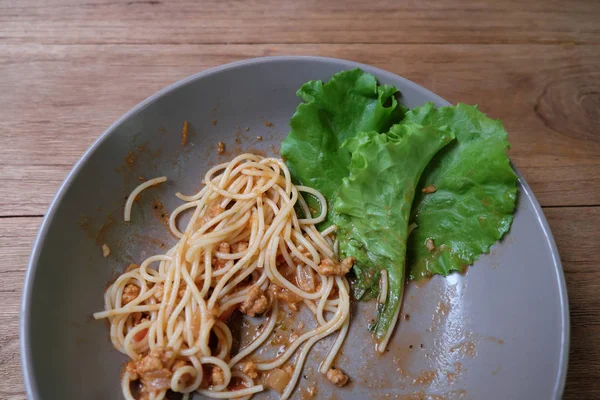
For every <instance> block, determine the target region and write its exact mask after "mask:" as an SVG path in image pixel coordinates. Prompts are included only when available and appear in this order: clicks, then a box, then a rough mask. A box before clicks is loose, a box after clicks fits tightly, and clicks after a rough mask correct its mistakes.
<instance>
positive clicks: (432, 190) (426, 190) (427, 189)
mask: <svg viewBox="0 0 600 400" xmlns="http://www.w3.org/2000/svg"><path fill="white" fill-rule="evenodd" d="M421 191H422V192H423V193H435V192H437V188H436V187H435V185H433V184H431V185H429V186H427V187H424V188H423V189H421Z"/></svg>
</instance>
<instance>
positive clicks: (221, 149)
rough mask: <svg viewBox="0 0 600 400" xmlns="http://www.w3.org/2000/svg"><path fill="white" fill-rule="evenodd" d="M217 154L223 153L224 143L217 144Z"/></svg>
mask: <svg viewBox="0 0 600 400" xmlns="http://www.w3.org/2000/svg"><path fill="white" fill-rule="evenodd" d="M217 153H218V154H223V153H225V143H223V142H219V144H218V145H217Z"/></svg>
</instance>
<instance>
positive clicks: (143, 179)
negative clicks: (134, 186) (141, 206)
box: [138, 176, 146, 182]
mask: <svg viewBox="0 0 600 400" xmlns="http://www.w3.org/2000/svg"><path fill="white" fill-rule="evenodd" d="M138 181H140V182H146V178H144V177H143V176H138Z"/></svg>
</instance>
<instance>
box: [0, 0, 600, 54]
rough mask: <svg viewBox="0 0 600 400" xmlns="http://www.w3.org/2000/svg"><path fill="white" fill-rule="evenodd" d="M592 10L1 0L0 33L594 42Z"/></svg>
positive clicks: (523, 5)
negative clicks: (0, 29)
mask: <svg viewBox="0 0 600 400" xmlns="http://www.w3.org/2000/svg"><path fill="white" fill-rule="evenodd" d="M574 20H576V21H577V24H574V23H573V21H574ZM599 20H600V9H599V7H598V4H597V3H596V2H594V1H585V0H571V1H558V0H550V1H541V2H536V1H520V0H505V1H492V0H487V1H480V0H466V1H460V0H451V1H446V0H436V1H426V2H424V1H419V0H406V1H389V0H371V1H368V2H365V1H363V0H348V1H341V0H337V1H319V0H308V1H279V0H266V1H260V0H252V1H235V0H226V1H220V0H205V1H202V2H198V1H194V0H188V1H177V2H173V1H143V0H142V1H115V0H87V1H78V0H62V1H58V2H55V3H54V4H49V2H47V1H43V0H20V1H18V2H14V1H10V0H5V1H4V0H3V1H2V2H0V26H2V31H3V34H2V37H3V39H4V40H5V41H8V42H11V43H30V42H36V43H44V44H150V45H155V44H205V43H227V44H229V43H544V44H547V43H599V42H600V30H599V29H598V21H599Z"/></svg>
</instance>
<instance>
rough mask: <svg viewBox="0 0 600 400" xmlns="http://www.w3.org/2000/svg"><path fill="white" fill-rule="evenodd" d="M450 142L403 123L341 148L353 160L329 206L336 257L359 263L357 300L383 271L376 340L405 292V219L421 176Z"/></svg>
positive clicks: (444, 135) (444, 134)
mask: <svg viewBox="0 0 600 400" xmlns="http://www.w3.org/2000/svg"><path fill="white" fill-rule="evenodd" d="M453 138H454V134H453V133H452V132H451V131H449V130H441V129H437V128H434V127H430V126H429V127H422V126H420V125H418V124H402V125H396V126H393V127H392V128H391V130H390V131H389V132H388V134H379V133H377V132H368V133H360V134H358V135H357V136H355V137H353V138H350V139H348V140H346V141H345V142H344V144H343V146H342V147H343V149H345V150H346V151H349V152H351V153H352V157H351V161H350V165H349V172H350V175H349V177H348V178H344V179H343V183H342V185H341V186H340V187H339V191H338V194H337V198H336V201H335V204H334V207H333V208H334V210H335V212H336V214H334V220H335V223H336V224H337V225H338V227H339V230H338V238H339V243H340V253H341V254H342V255H343V256H344V257H348V256H353V257H355V258H356V259H357V263H356V264H355V267H354V272H355V274H356V276H357V278H358V279H356V280H355V285H353V287H354V294H355V296H356V297H358V298H361V297H364V295H365V294H366V292H367V291H369V290H370V289H372V287H373V285H374V284H376V282H378V280H379V277H378V276H379V273H380V271H381V270H382V269H385V270H386V271H387V274H388V290H387V296H386V301H385V303H383V304H382V305H381V306H380V307H379V310H378V321H377V323H376V325H375V326H374V327H373V331H374V333H375V334H376V336H377V337H378V338H379V339H381V338H383V337H384V336H385V334H386V333H387V332H388V330H389V329H393V326H392V322H393V320H394V316H396V315H397V312H398V310H399V307H400V303H401V301H402V296H403V293H404V282H405V257H406V242H407V237H408V221H409V217H410V210H411V204H412V202H413V198H414V195H415V189H416V188H417V184H418V183H419V178H420V176H421V173H422V172H423V170H424V169H425V167H426V166H427V164H428V163H429V161H430V160H431V159H432V158H433V156H434V155H435V154H436V153H437V152H438V151H439V150H440V149H441V148H443V147H444V146H446V145H447V144H448V143H449V142H450V141H451V140H452V139H453ZM361 291H362V293H361Z"/></svg>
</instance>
